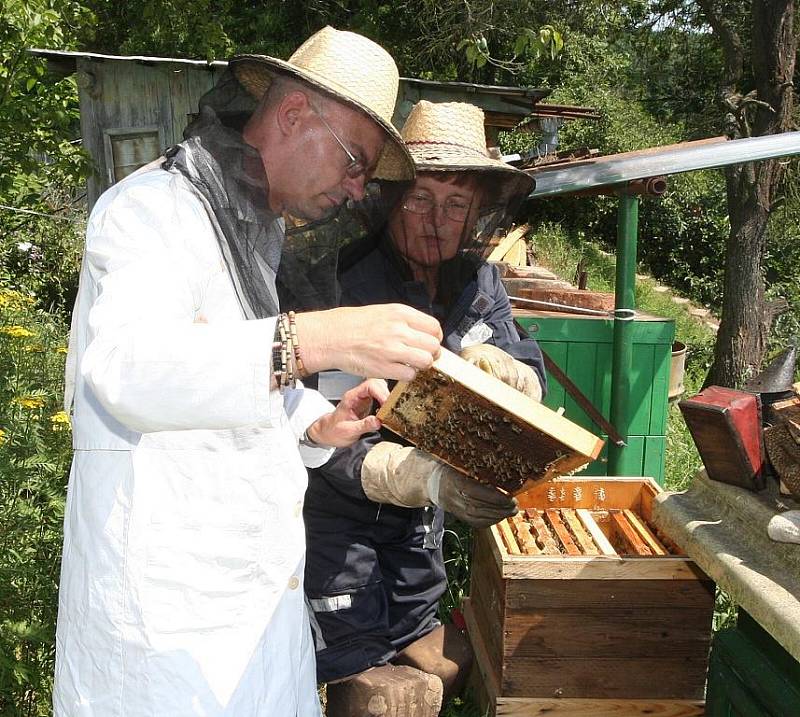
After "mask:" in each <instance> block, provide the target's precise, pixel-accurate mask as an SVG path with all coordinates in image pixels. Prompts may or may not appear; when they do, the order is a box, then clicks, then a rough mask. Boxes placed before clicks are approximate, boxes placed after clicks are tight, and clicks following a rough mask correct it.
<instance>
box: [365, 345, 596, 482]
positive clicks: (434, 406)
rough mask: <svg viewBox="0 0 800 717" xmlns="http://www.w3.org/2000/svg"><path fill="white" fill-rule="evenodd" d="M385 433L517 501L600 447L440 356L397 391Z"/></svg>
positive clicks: (385, 411)
mask: <svg viewBox="0 0 800 717" xmlns="http://www.w3.org/2000/svg"><path fill="white" fill-rule="evenodd" d="M378 418H379V419H380V420H381V422H382V423H383V425H384V426H386V427H387V428H389V429H390V430H392V431H394V432H395V433H397V434H398V435H400V436H402V437H403V438H405V439H406V440H408V441H411V442H412V443H414V444H415V445H417V446H419V448H421V449H423V450H425V451H427V452H428V453H432V454H433V455H435V456H437V457H438V458H440V459H441V460H443V461H445V462H446V463H448V464H450V465H451V466H453V467H454V468H456V469H457V470H459V471H461V472H462V473H464V474H466V475H469V476H471V477H473V478H475V479H477V480H479V481H481V482H482V483H487V484H490V485H494V486H497V487H498V488H502V489H503V490H505V491H507V492H509V493H512V494H516V493H519V492H521V491H524V490H528V489H529V488H530V487H531V486H532V485H533V484H535V483H536V482H538V481H539V480H542V479H546V478H554V477H556V476H558V475H562V474H564V473H568V472H570V471H573V470H575V469H577V468H580V467H581V466H583V465H585V464H586V463H588V462H589V461H591V460H594V459H595V458H597V456H598V455H599V454H600V450H601V448H602V447H603V441H602V440H601V439H599V438H597V437H596V436H594V435H593V434H591V433H589V432H588V431H586V430H585V429H583V428H581V427H580V426H578V425H576V424H574V423H572V421H570V420H568V419H566V418H564V417H563V416H560V415H559V414H557V413H556V412H555V411H551V410H550V409H549V408H547V407H545V406H543V405H542V404H540V403H537V402H536V401H533V400H532V399H530V398H528V397H527V396H525V395H524V394H522V393H520V392H519V391H516V390H514V389H513V388H511V387H509V386H507V385H506V384H504V383H503V382H502V381H499V380H498V379H496V378H494V377H493V376H490V375H489V374H487V373H484V372H483V371H481V370H480V369H478V368H476V367H474V366H472V365H470V364H468V363H467V362H466V361H464V360H462V359H460V358H459V357H458V356H456V355H455V354H453V353H451V352H450V351H447V350H446V349H442V354H441V356H440V357H439V358H438V359H437V360H436V361H435V362H434V364H433V367H432V368H430V369H428V370H427V371H421V372H419V373H418V374H417V377H416V378H415V379H414V380H413V381H412V382H410V383H399V384H397V386H395V388H394V390H393V391H392V393H391V395H390V396H389V398H388V400H387V401H386V403H385V404H384V405H383V406H382V407H381V410H380V411H379V412H378Z"/></svg>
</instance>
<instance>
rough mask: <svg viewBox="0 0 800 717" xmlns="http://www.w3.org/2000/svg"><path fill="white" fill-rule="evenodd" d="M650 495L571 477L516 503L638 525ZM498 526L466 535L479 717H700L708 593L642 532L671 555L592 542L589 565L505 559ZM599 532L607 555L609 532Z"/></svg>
mask: <svg viewBox="0 0 800 717" xmlns="http://www.w3.org/2000/svg"><path fill="white" fill-rule="evenodd" d="M658 490H659V488H658V486H657V484H656V483H655V482H653V481H651V480H650V479H648V478H607V479H602V478H576V477H572V478H562V479H558V480H555V481H551V482H548V483H542V484H539V485H537V486H536V487H535V488H534V489H532V490H530V491H528V492H526V493H524V494H522V495H520V496H518V501H519V502H520V505H521V507H522V508H528V509H538V511H542V510H552V509H563V508H567V509H568V510H567V511H566V512H567V513H570V511H571V509H577V510H576V512H577V511H586V513H587V514H590V515H596V516H603V515H606V514H610V513H609V511H610V510H611V509H619V510H620V511H624V510H625V509H628V510H630V511H633V513H634V516H631V519H632V520H635V519H636V516H638V517H639V518H641V520H642V522H643V523H644V522H646V521H647V520H649V517H650V514H651V508H652V500H653V496H654V495H655V494H656V493H657V492H658ZM538 511H532V513H533V512H538ZM594 511H599V512H594ZM540 514H543V513H540ZM628 515H630V514H628ZM598 520H600V518H598ZM510 525H511V527H512V528H514V529H515V530H516V527H515V526H514V525H513V520H512V523H511V524H510ZM508 527H509V526H508V525H505V526H503V525H498V526H493V527H492V528H491V529H489V530H484V531H481V532H480V533H478V534H477V535H476V539H475V552H474V556H473V563H472V583H471V589H470V597H469V599H468V600H467V602H466V604H465V610H464V612H465V616H466V618H467V626H468V628H469V635H470V640H471V641H472V644H473V647H474V648H475V655H476V657H475V659H476V666H477V668H478V669H477V670H475V677H476V678H477V679H476V680H474V682H475V686H476V688H477V690H478V693H479V695H480V699H481V702H482V705H483V707H484V708H488V712H489V714H491V715H515V716H516V717H528V716H531V717H532V716H533V715H570V716H571V717H590V716H591V717H603V716H607V717H611V716H612V715H613V717H621V716H623V715H641V714H658V715H663V716H666V717H679V716H680V717H686V716H688V715H701V714H703V694H704V685H705V676H706V670H707V663H708V650H709V646H710V639H711V621H712V616H713V609H714V584H713V582H712V581H711V580H710V579H709V578H708V577H707V576H706V575H705V574H703V573H702V571H700V570H699V568H697V566H696V565H695V564H694V562H693V561H691V560H690V559H689V558H687V557H686V556H684V555H679V554H675V553H676V552H677V551H676V550H675V549H674V547H673V546H671V544H670V543H669V540H668V538H667V537H666V536H655V534H654V533H653V534H652V539H653V540H654V541H655V542H654V544H653V550H654V551H657V546H659V545H660V546H663V547H665V548H666V549H667V550H670V551H673V552H671V553H670V554H665V555H664V554H662V555H655V556H651V557H641V556H638V555H630V554H616V555H603V554H601V553H602V552H603V550H604V549H606V548H604V547H603V545H600V544H599V543H598V544H596V546H599V547H598V549H597V554H594V555H589V554H582V555H577V556H573V555H567V554H560V553H559V554H557V555H552V554H551V555H548V554H540V555H529V554H520V555H515V554H512V552H510V551H509V549H508V547H507V542H506V541H505V540H504V538H503V533H504V532H505V531H506V530H507V529H508ZM601 527H602V529H603V531H604V534H606V535H607V536H608V537H609V541H607V542H608V543H613V544H614V547H616V548H617V550H619V549H620V542H619V540H617V539H616V538H615V534H614V528H612V526H610V525H603V526H601ZM645 530H646V528H645ZM579 534H580V530H579V529H578V533H576V532H574V531H573V532H572V535H573V537H574V538H575V541H576V542H579V541H580V540H584V539H585V536H581V537H580V538H579V537H578V535H579ZM601 540H602V538H601ZM542 547H543V546H541V545H540V546H537V547H534V548H533V549H534V550H536V549H538V550H540V551H541V552H543V550H542ZM606 547H607V552H608V551H610V552H612V553H613V552H615V551H614V550H613V549H612V548H611V546H610V545H607V546H606ZM562 549H563V546H562ZM519 550H520V552H523V550H522V548H521V546H520V547H519ZM631 550H632V549H631ZM641 550H642V551H644V550H645V548H644V547H642V548H641ZM514 552H516V550H515V551H514ZM663 552H666V551H663Z"/></svg>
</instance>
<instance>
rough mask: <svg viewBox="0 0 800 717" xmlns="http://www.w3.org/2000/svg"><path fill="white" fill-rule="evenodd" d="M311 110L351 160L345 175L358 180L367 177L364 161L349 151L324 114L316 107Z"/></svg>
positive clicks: (345, 169)
mask: <svg viewBox="0 0 800 717" xmlns="http://www.w3.org/2000/svg"><path fill="white" fill-rule="evenodd" d="M311 109H312V110H313V111H314V114H315V115H317V117H319V119H320V122H322V124H324V125H325V128H326V129H327V130H328V132H330V133H331V137H333V138H334V139H335V140H336V141H337V142H338V143H339V146H340V147H341V148H342V150H344V153H345V154H346V155H347V157H348V159H349V160H350V162H349V164H348V165H347V166H346V167H345V168H344V173H345V174H346V175H347V176H348V177H350V179H358V178H359V177H361V176H363V175H365V174H366V173H367V167H366V165H365V164H364V160H363V159H359V158H358V157H356V156H355V155H354V154H353V153H352V152H351V151H350V150H349V149H347V147H346V146H345V143H344V142H342V140H341V139H339V135H338V134H336V132H334V131H333V128H332V127H331V126H330V125H329V124H328V123H327V122H326V120H325V118H324V117H323V116H322V113H321V112H320V111H319V110H318V109H317V108H316V107H313V106H312V107H311Z"/></svg>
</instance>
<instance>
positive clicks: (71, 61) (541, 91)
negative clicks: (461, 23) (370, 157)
mask: <svg viewBox="0 0 800 717" xmlns="http://www.w3.org/2000/svg"><path fill="white" fill-rule="evenodd" d="M28 52H30V53H31V54H32V55H35V56H37V57H43V58H45V59H46V60H51V61H55V62H56V64H58V65H61V68H60V69H61V71H65V72H69V71H70V69H71V71H72V72H74V71H75V69H76V61H77V59H78V58H85V59H89V60H95V61H97V62H106V61H109V62H111V61H113V62H138V63H140V64H143V65H157V64H172V65H190V66H192V67H209V68H210V67H227V66H228V63H227V61H226V60H213V61H211V62H207V61H206V60H189V59H186V58H181V57H151V56H148V55H104V54H101V53H97V52H75V51H71V50H48V49H45V48H39V47H33V48H30V49H29V50H28ZM400 79H401V80H402V81H403V82H406V83H409V84H410V85H416V86H418V87H428V88H431V89H433V88H437V87H446V88H449V89H455V90H461V91H462V92H466V93H475V94H478V93H480V94H492V95H502V96H504V97H516V98H526V99H529V100H531V101H532V102H533V103H535V102H538V101H539V100H541V99H543V98H545V97H547V96H548V95H549V94H550V93H551V92H552V90H550V89H549V88H543V87H507V86H502V85H479V84H474V83H470V82H439V81H436V80H419V79H416V78H413V77H401V78H400Z"/></svg>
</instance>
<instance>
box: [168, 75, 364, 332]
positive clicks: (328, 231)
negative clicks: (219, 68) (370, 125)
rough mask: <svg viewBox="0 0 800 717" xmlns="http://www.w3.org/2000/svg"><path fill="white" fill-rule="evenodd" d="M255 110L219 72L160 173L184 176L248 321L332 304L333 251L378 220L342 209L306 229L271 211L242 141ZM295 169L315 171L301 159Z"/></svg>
mask: <svg viewBox="0 0 800 717" xmlns="http://www.w3.org/2000/svg"><path fill="white" fill-rule="evenodd" d="M309 91H312V92H313V91H314V90H311V89H310V90H309ZM257 106H258V101H257V100H256V99H254V97H253V96H252V95H251V94H250V93H249V92H248V91H247V90H246V89H245V88H244V87H243V86H242V85H241V84H240V83H239V81H238V80H237V79H236V76H235V75H234V74H233V73H232V72H231V71H230V70H226V71H225V72H224V73H223V74H222V76H221V77H220V79H219V80H218V81H217V83H216V85H215V86H214V88H213V89H211V90H210V91H209V92H207V93H206V94H205V95H204V96H203V97H202V98H201V100H200V111H199V114H198V116H197V118H196V119H194V121H192V122H191V123H190V124H189V126H188V127H187V128H186V130H185V131H184V138H185V139H184V141H183V142H181V143H180V144H178V145H176V146H174V147H172V148H170V149H169V150H167V153H166V156H167V160H166V162H165V164H164V168H165V169H167V170H169V171H176V172H180V173H181V174H183V175H184V176H185V177H186V179H187V180H188V181H189V182H190V183H191V184H192V186H193V187H194V189H195V190H196V191H197V193H198V195H199V196H200V198H201V200H202V201H203V203H204V204H205V206H206V209H207V210H208V214H209V218H210V219H211V222H212V225H213V226H214V229H215V233H216V236H217V240H218V242H219V246H220V250H221V253H222V256H223V258H224V260H225V263H226V266H227V269H228V272H229V274H230V277H231V280H232V282H233V285H234V288H235V290H236V294H237V297H238V299H239V302H240V304H241V306H242V310H243V312H244V315H245V316H246V317H247V318H248V319H257V318H265V317H267V316H275V315H276V314H277V313H279V311H280V310H281V308H283V309H284V310H285V309H295V310H309V309H320V308H330V307H333V306H336V305H337V304H338V299H339V291H338V284H337V280H336V265H337V255H338V251H339V250H340V249H341V247H342V246H343V245H344V244H345V243H347V242H348V241H351V240H352V239H356V238H359V237H361V236H363V235H364V233H365V232H366V231H367V229H366V228H365V227H366V226H367V224H369V226H375V225H376V224H377V223H379V220H370V221H368V220H367V215H366V214H365V210H364V209H359V210H357V211H341V212H339V213H338V214H337V215H336V216H334V217H330V218H328V220H327V221H325V222H318V223H315V224H313V225H311V224H308V225H301V222H299V221H298V220H296V219H294V218H293V217H291V216H288V215H285V216H279V215H277V214H275V213H274V212H273V211H272V210H271V209H270V206H269V201H268V196H269V180H268V177H267V176H266V174H265V171H264V165H263V163H262V161H261V157H260V156H259V154H258V152H257V151H256V150H255V149H254V148H253V147H251V146H250V145H248V144H247V143H246V142H245V141H244V139H243V137H242V131H243V130H244V127H245V125H246V124H247V121H248V120H249V119H250V117H251V116H252V114H253V113H254V112H255V110H256V109H257ZM296 167H297V171H298V172H313V171H314V168H313V167H309V166H307V165H306V164H304V162H303V158H302V157H298V158H297V163H296ZM374 206H375V207H378V203H377V202H376V203H374ZM287 237H288V238H287ZM279 287H280V289H279Z"/></svg>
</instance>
